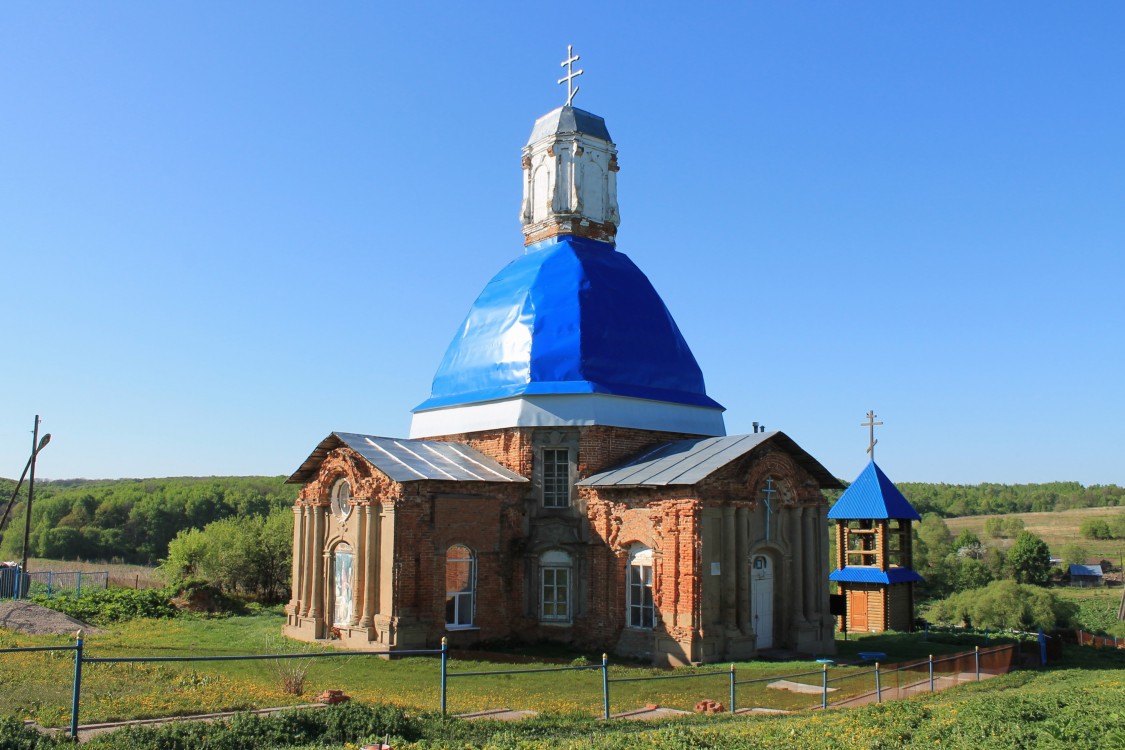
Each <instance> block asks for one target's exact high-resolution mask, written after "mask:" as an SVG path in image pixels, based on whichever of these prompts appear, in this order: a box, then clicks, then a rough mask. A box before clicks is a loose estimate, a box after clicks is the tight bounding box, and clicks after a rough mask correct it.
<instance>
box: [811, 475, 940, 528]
mask: <svg viewBox="0 0 1125 750" xmlns="http://www.w3.org/2000/svg"><path fill="white" fill-rule="evenodd" d="M828 517H829V518H838V519H852V518H888V519H890V518H895V519H902V520H908V521H921V520H922V517H921V516H920V515H918V511H916V510H914V506H912V505H911V504H910V502H909V501H908V500H907V499H906V498H905V497H903V494H902V493H901V492H899V491H898V487H895V485H894V482H892V481H891V480H890V479H888V478H887V475H886V474H884V473H883V470H882V469H880V468H879V467H878V466H876V465H875V462H874V461H872V462H871V463H869V464H867V468H866V469H864V470H863V473H861V474H860V475H859V476H858V477H857V478H856V480H855V481H854V482H852V484H851V486H850V487H848V488H847V489H846V490H844V494H842V495H840V499H839V500H837V501H836V502H835V504H834V505H833V506H832V508H831V509H830V510H829V511H828Z"/></svg>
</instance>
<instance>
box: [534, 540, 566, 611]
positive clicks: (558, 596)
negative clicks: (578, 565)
mask: <svg viewBox="0 0 1125 750" xmlns="http://www.w3.org/2000/svg"><path fill="white" fill-rule="evenodd" d="M572 569H573V565H572V564H571V560H570V555H568V554H567V553H566V552H563V551H562V550H549V551H547V552H544V553H543V554H542V555H540V556H539V619H540V620H541V621H542V622H553V623H559V622H570V616H571V613H570V592H571V590H572V582H573V576H572V575H571V570H572Z"/></svg>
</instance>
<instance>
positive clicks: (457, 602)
mask: <svg viewBox="0 0 1125 750" xmlns="http://www.w3.org/2000/svg"><path fill="white" fill-rule="evenodd" d="M476 590H477V558H476V555H474V554H473V551H472V550H471V549H469V548H468V547H466V546H465V545H463V544H454V545H453V546H452V547H450V548H449V549H448V550H447V551H446V553H445V624H446V626H447V627H449V628H471V627H473V616H474V614H475V611H476Z"/></svg>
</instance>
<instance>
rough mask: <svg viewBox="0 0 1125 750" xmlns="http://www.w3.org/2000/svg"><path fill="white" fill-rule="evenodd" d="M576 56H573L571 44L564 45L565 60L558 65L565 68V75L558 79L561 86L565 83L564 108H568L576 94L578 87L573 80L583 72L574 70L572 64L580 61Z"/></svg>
mask: <svg viewBox="0 0 1125 750" xmlns="http://www.w3.org/2000/svg"><path fill="white" fill-rule="evenodd" d="M581 59H582V58H580V57H579V56H578V55H576V54H574V46H573V45H571V44H568V45H566V59H565V60H563V61H562V62H561V63H559V66H560V67H563V68H566V75H565V76H563V77H562V78H560V79H559V83H560V84H561V83H562V82H563V81H566V104H564V105H563V106H564V107H569V106H570V103H571V102H572V101H574V95H575V94H577V93H578V87H577V86H575V85H574V79H575V78H577V77H578V76H580V75H582V73H584V72H585V71H582V70H575V69H574V63H576V62H578V61H579V60H581Z"/></svg>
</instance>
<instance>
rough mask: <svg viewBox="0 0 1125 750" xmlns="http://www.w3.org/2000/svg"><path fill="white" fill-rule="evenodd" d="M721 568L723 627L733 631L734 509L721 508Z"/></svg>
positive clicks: (735, 575) (735, 578) (734, 576)
mask: <svg viewBox="0 0 1125 750" xmlns="http://www.w3.org/2000/svg"><path fill="white" fill-rule="evenodd" d="M722 543H723V558H722V561H723V566H722V569H721V570H720V571H719V572H720V576H721V580H722V588H721V591H722V601H723V627H724V628H726V629H727V630H728V631H730V630H734V629H735V626H736V624H737V620H736V615H735V612H736V610H735V592H736V591H737V590H738V587H737V583H738V573H737V572H736V571H735V562H734V559H735V554H734V546H735V528H734V508H733V507H731V506H730V505H727V506H726V507H724V508H723V542H722Z"/></svg>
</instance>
